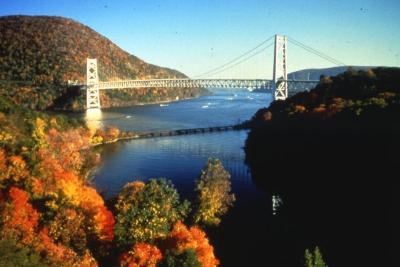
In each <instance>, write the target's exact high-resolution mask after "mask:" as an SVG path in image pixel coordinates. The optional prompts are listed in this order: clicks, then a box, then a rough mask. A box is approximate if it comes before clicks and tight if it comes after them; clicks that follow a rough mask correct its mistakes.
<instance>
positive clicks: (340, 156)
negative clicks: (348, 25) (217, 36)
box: [245, 68, 400, 266]
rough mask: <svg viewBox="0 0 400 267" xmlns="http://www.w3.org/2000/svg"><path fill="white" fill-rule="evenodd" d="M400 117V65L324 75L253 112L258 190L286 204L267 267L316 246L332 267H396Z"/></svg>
mask: <svg viewBox="0 0 400 267" xmlns="http://www.w3.org/2000/svg"><path fill="white" fill-rule="evenodd" d="M399 114H400V69H398V68H377V69H372V70H368V71H358V72H356V71H347V72H345V73H343V74H340V75H338V76H336V77H324V78H322V79H321V81H320V83H319V85H318V86H317V87H316V88H315V89H312V90H311V91H309V92H303V93H298V94H296V95H294V96H293V97H291V98H289V99H287V100H286V101H275V102H273V103H272V104H271V105H270V107H268V108H265V109H261V110H259V111H258V112H257V113H256V114H255V116H254V117H253V119H252V121H251V123H250V128H251V131H250V133H249V136H248V138H247V141H246V147H245V151H246V161H247V163H248V165H249V166H250V168H251V172H252V176H253V179H254V181H255V183H257V184H259V185H260V186H261V187H262V188H263V189H264V190H266V191H267V192H269V193H270V194H274V195H279V196H280V197H281V198H282V199H283V206H282V207H281V209H280V211H279V215H278V216H277V217H276V219H275V221H274V222H272V223H273V224H275V226H276V227H275V228H273V229H272V230H271V238H272V240H271V241H270V242H268V244H266V249H269V250H271V251H274V255H276V257H275V258H274V259H271V262H270V263H271V266H289V265H284V264H282V263H283V262H285V260H286V259H288V258H291V259H296V258H297V259H301V257H302V256H303V255H304V248H306V247H314V246H319V247H320V248H321V249H322V251H323V252H324V256H325V257H326V260H327V263H328V265H329V266H378V265H381V266H392V265H391V263H390V259H391V258H393V254H391V250H390V247H391V244H390V241H389V240H390V237H391V235H392V233H391V220H392V218H393V217H394V214H395V211H394V210H393V206H392V203H393V195H394V190H393V185H394V180H393V178H394V177H396V175H397V174H398V167H397V166H398V153H399V152H398V151H399V150H400V139H399V134H400V123H399V122H400V120H399ZM290 266H301V264H300V262H299V261H298V262H297V263H296V261H293V262H291V264H290Z"/></svg>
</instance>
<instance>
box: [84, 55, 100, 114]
mask: <svg viewBox="0 0 400 267" xmlns="http://www.w3.org/2000/svg"><path fill="white" fill-rule="evenodd" d="M86 85H87V90H86V108H87V109H90V108H100V94H99V75H98V72H97V59H92V58H88V59H87V61H86Z"/></svg>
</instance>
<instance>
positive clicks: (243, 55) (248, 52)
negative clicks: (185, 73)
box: [194, 35, 275, 78]
mask: <svg viewBox="0 0 400 267" xmlns="http://www.w3.org/2000/svg"><path fill="white" fill-rule="evenodd" d="M274 36H275V35H272V36H271V37H269V38H268V39H266V40H264V41H262V42H261V43H260V44H258V45H257V46H255V47H253V48H252V49H250V50H248V51H247V52H245V53H243V54H241V55H240V56H238V57H236V58H234V59H232V60H230V61H229V62H226V63H225V64H222V65H221V66H218V67H216V68H214V69H212V70H209V71H207V72H205V73H202V74H200V75H196V76H195V77H194V78H200V77H203V76H205V75H208V74H210V73H212V72H215V71H219V70H220V69H223V68H225V67H227V66H228V65H231V64H232V63H234V62H235V61H237V60H239V59H241V58H242V57H245V56H247V55H248V54H250V53H251V52H253V51H255V50H256V49H258V48H259V47H261V46H263V45H264V44H266V43H267V42H268V41H270V40H271V39H272V38H274Z"/></svg>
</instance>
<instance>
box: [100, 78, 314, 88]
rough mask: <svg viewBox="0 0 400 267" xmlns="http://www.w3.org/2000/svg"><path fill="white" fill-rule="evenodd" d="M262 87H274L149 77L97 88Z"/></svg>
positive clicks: (248, 81) (291, 82) (257, 82)
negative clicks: (149, 78) (148, 78)
mask: <svg viewBox="0 0 400 267" xmlns="http://www.w3.org/2000/svg"><path fill="white" fill-rule="evenodd" d="M287 82H288V84H289V85H300V84H302V85H303V86H304V85H306V84H308V85H315V84H316V83H318V82H319V81H314V80H311V81H309V80H287ZM184 87H187V88H190V87H204V88H252V89H256V88H264V89H270V90H272V89H274V88H275V87H274V81H272V80H266V79H151V80H122V81H110V82H99V84H98V89H100V90H108V89H125V88H184Z"/></svg>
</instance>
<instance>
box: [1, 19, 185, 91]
mask: <svg viewBox="0 0 400 267" xmlns="http://www.w3.org/2000/svg"><path fill="white" fill-rule="evenodd" d="M0 40H1V41H0V79H1V80H18V81H33V82H34V83H36V84H38V83H43V82H60V83H62V82H67V81H68V80H78V81H80V82H84V81H85V77H86V73H85V72H86V58H97V60H98V64H99V75H100V79H101V80H102V81H106V80H108V79H109V78H110V77H113V76H117V77H119V78H130V79H143V78H146V77H149V76H151V77H153V78H166V77H185V75H184V74H182V73H180V72H178V71H175V70H171V69H166V68H161V67H158V66H155V65H151V64H148V63H146V62H144V61H143V60H141V59H139V58H137V57H135V56H133V55H130V54H129V53H127V52H125V51H123V50H122V49H121V48H119V47H118V46H117V45H115V44H114V43H113V42H111V41H110V40H109V39H107V38H106V37H104V36H102V35H100V34H99V33H97V32H95V31H94V30H92V29H91V28H89V27H87V26H85V25H83V24H81V23H79V22H76V21H73V20H71V19H66V18H62V17H47V16H7V17H0Z"/></svg>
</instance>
